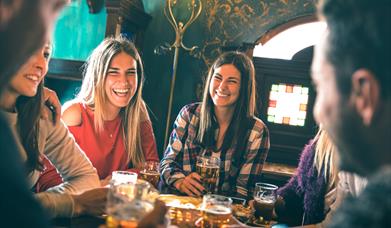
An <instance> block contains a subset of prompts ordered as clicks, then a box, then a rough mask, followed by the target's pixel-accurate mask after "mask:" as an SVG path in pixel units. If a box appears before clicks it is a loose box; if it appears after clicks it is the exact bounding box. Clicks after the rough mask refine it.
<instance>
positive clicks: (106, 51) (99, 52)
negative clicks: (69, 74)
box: [76, 36, 145, 167]
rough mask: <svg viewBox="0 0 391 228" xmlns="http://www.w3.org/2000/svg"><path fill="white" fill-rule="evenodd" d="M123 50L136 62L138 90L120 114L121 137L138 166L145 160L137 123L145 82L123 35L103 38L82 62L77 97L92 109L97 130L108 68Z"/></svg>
mask: <svg viewBox="0 0 391 228" xmlns="http://www.w3.org/2000/svg"><path fill="white" fill-rule="evenodd" d="M121 52H125V53H126V54H128V55H130V56H131V57H132V58H134V59H135V60H136V62H137V77H138V85H137V90H136V92H135V94H134V96H133V97H132V99H131V100H130V102H129V105H127V106H126V107H125V108H122V109H121V111H120V113H119V115H120V117H121V119H122V129H123V134H122V135H123V137H124V142H125V148H126V151H127V153H128V162H132V164H133V165H134V166H135V167H140V166H141V165H142V163H143V162H144V161H145V157H144V153H143V151H142V147H141V136H140V124H141V117H140V116H141V115H142V114H145V113H143V112H144V108H145V104H144V101H143V100H142V97H141V96H142V88H143V82H144V68H143V63H142V61H141V58H140V54H139V53H138V51H137V49H136V47H135V46H134V44H133V43H132V42H131V41H129V40H128V39H126V38H125V37H123V36H118V37H115V38H114V37H110V38H106V39H105V40H103V41H102V43H100V44H99V45H98V47H96V48H95V49H94V51H93V52H92V54H91V55H90V56H89V58H88V59H87V61H86V64H85V66H84V79H83V83H82V85H81V89H80V92H79V93H78V95H77V97H76V100H79V101H81V102H82V103H85V104H86V105H87V106H89V107H90V108H92V109H93V110H94V116H95V119H94V125H95V130H96V131H97V132H102V131H103V130H104V116H105V112H104V111H105V110H104V107H105V104H106V103H107V102H109V101H108V98H107V95H106V92H105V88H104V85H105V82H106V75H107V70H108V68H109V65H110V62H111V60H112V59H113V57H114V56H115V55H117V54H119V53H121Z"/></svg>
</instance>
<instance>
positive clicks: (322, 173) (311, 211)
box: [275, 130, 338, 226]
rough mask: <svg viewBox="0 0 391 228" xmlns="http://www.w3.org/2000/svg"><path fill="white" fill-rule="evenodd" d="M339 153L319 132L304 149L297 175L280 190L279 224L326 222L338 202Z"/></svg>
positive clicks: (277, 211) (324, 133)
mask: <svg viewBox="0 0 391 228" xmlns="http://www.w3.org/2000/svg"><path fill="white" fill-rule="evenodd" d="M337 175H338V169H337V165H336V149H335V147H334V145H333V144H332V142H331V140H330V139H329V137H328V135H327V134H326V132H325V131H324V130H319V132H318V133H317V135H316V136H315V138H314V139H313V140H311V141H310V142H309V144H308V145H306V146H305V147H304V149H303V152H302V154H301V157H300V162H299V166H298V168H297V171H296V174H295V175H294V176H293V177H292V178H291V179H290V180H289V182H288V183H287V184H286V185H285V186H283V187H281V188H280V189H279V190H278V196H279V197H278V200H277V203H276V209H275V210H276V214H277V216H278V221H279V222H281V223H285V224H287V225H289V226H298V225H306V224H316V223H320V222H322V221H323V220H324V219H325V217H326V215H327V213H328V212H329V211H330V206H331V205H332V204H333V203H334V201H335V196H336V186H337V179H338V178H337Z"/></svg>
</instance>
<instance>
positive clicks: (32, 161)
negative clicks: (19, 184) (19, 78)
mask: <svg viewBox="0 0 391 228" xmlns="http://www.w3.org/2000/svg"><path fill="white" fill-rule="evenodd" d="M42 108H43V80H42V82H41V83H40V84H39V85H38V89H37V94H36V95H35V96H33V97H26V96H19V97H18V99H17V100H16V109H17V110H18V121H17V129H18V133H19V136H20V139H21V142H22V145H23V148H24V149H25V151H26V154H27V161H26V167H27V171H28V172H31V171H33V170H35V169H37V170H42V168H43V165H42V163H41V162H40V152H39V148H38V137H39V119H40V115H41V110H42Z"/></svg>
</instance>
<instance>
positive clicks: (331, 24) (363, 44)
mask: <svg viewBox="0 0 391 228" xmlns="http://www.w3.org/2000/svg"><path fill="white" fill-rule="evenodd" d="M321 13H322V14H323V16H324V17H325V19H326V22H327V24H328V30H329V37H328V43H327V45H328V53H327V58H328V60H329V62H330V63H331V64H332V65H333V67H334V70H335V74H336V80H337V86H338V88H339V90H340V92H341V93H342V94H343V95H348V94H350V92H351V75H352V74H353V73H354V72H355V71H356V70H358V69H360V68H365V69H367V70H369V71H370V72H372V73H373V74H374V75H375V77H376V79H377V80H378V81H379V84H380V86H381V96H382V97H383V98H384V99H386V98H389V96H390V77H391V74H390V67H389V66H388V65H389V63H390V60H391V57H390V55H391V48H390V43H391V36H390V33H391V2H390V1H389V0H378V1H372V0H325V1H324V2H323V4H322V5H321Z"/></svg>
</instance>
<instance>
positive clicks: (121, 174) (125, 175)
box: [110, 171, 137, 184]
mask: <svg viewBox="0 0 391 228" xmlns="http://www.w3.org/2000/svg"><path fill="white" fill-rule="evenodd" d="M136 182H137V173H134V172H129V171H113V172H112V173H111V182H110V183H117V184H120V183H136Z"/></svg>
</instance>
